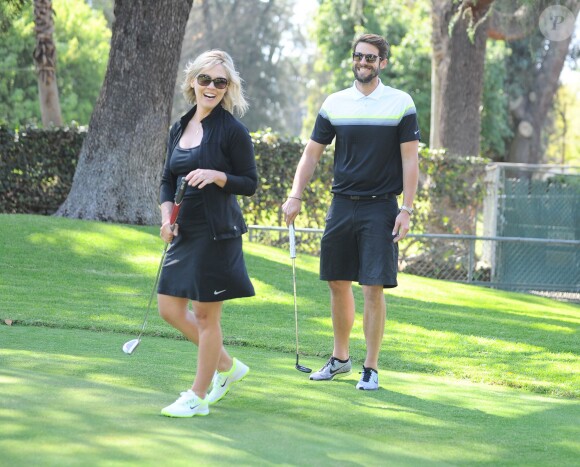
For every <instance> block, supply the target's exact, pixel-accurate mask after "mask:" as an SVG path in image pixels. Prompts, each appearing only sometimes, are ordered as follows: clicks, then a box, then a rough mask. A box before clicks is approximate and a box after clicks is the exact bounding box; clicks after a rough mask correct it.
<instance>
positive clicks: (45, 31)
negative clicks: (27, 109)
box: [32, 0, 62, 127]
mask: <svg viewBox="0 0 580 467" xmlns="http://www.w3.org/2000/svg"><path fill="white" fill-rule="evenodd" d="M53 14H54V10H53V9H52V0H34V31H35V33H36V47H35V48H34V52H33V54H32V56H33V58H34V63H35V65H36V71H37V73H38V98H39V101H40V114H41V116H42V124H43V125H44V126H45V127H49V126H51V125H53V126H62V115H61V112H60V101H59V99H58V87H57V84H56V47H55V45H54V39H53V32H54V21H53V19H52V15H53Z"/></svg>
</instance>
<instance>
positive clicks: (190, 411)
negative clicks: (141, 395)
mask: <svg viewBox="0 0 580 467" xmlns="http://www.w3.org/2000/svg"><path fill="white" fill-rule="evenodd" d="M208 413H209V405H208V403H207V397H206V398H205V399H202V398H201V397H199V396H198V395H197V394H196V393H195V392H193V391H192V390H191V389H188V390H187V391H184V392H182V393H181V395H180V396H179V399H177V400H176V401H175V402H174V403H173V404H171V405H168V406H167V407H165V408H163V409H161V414H162V415H165V416H167V417H193V416H194V415H207V414H208Z"/></svg>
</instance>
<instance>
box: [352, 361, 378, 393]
mask: <svg viewBox="0 0 580 467" xmlns="http://www.w3.org/2000/svg"><path fill="white" fill-rule="evenodd" d="M356 388H357V389H362V390H363V391H375V390H377V389H379V373H378V372H377V370H374V369H372V368H367V367H365V366H364V365H363V371H362V376H361V377H360V381H359V382H358V383H357V384H356Z"/></svg>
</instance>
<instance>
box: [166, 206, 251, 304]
mask: <svg viewBox="0 0 580 467" xmlns="http://www.w3.org/2000/svg"><path fill="white" fill-rule="evenodd" d="M177 224H178V225H179V230H178V235H177V236H175V237H174V238H173V241H172V242H171V245H169V248H168V249H167V254H166V255H165V261H164V262H163V268H162V270H161V275H160V276H159V286H158V288H157V292H158V293H160V294H163V295H170V296H172V297H182V298H189V299H190V300H195V301H198V302H221V301H223V300H231V299H234V298H241V297H252V296H254V295H255V291H254V286H253V285H252V282H251V281H250V278H249V276H248V271H247V270H246V264H245V262H244V255H243V252H242V237H237V238H232V239H227V240H213V239H212V236H211V235H210V232H209V226H208V224H207V221H206V220H205V215H204V214H203V204H202V201H201V197H200V196H194V197H191V198H185V199H184V200H183V204H182V206H181V210H180V212H179V217H178V218H177Z"/></svg>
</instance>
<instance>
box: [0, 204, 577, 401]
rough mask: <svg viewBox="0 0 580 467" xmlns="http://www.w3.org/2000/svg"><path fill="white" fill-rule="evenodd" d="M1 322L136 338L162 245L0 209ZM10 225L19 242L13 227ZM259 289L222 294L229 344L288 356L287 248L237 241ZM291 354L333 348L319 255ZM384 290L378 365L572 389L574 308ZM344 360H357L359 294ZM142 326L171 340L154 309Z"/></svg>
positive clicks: (307, 264) (303, 294) (318, 355)
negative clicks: (228, 297) (229, 297)
mask: <svg viewBox="0 0 580 467" xmlns="http://www.w3.org/2000/svg"><path fill="white" fill-rule="evenodd" d="M0 219H1V222H0V258H1V264H2V268H1V270H0V319H11V320H13V321H14V322H15V323H16V324H17V325H34V326H47V327H61V328H77V329H90V330H99V331H112V332H116V333H122V334H123V335H124V336H127V337H129V336H133V335H134V334H136V332H137V331H138V330H139V329H140V326H141V323H142V319H143V315H144V312H145V310H146V307H147V303H148V300H149V295H150V293H151V290H152V287H153V281H154V278H155V274H156V272H157V268H158V265H159V260H160V258H161V253H162V249H163V243H162V242H161V240H160V239H159V237H158V228H157V227H155V226H154V227H142V226H130V225H115V224H106V223H98V222H87V221H74V220H70V219H58V218H51V217H41V216H23V215H2V216H0ZM16 231H17V232H19V235H18V237H17V238H15V237H14V235H13V232H16ZM244 254H245V257H246V261H247V266H248V270H249V273H250V275H251V277H252V281H253V283H254V286H255V288H256V292H257V295H256V296H255V297H252V298H249V299H239V300H233V301H231V302H226V304H225V307H224V312H223V319H222V323H223V330H224V338H225V341H226V342H227V343H228V344H230V345H240V346H241V345H243V346H252V347H255V348H262V349H274V350H279V351H282V352H287V353H288V354H292V353H293V352H295V324H294V301H293V284H292V268H291V260H290V258H289V252H288V251H287V250H284V249H277V248H272V247H268V246H264V245H260V244H255V243H249V242H247V239H246V242H245V243H244ZM296 283H297V306H298V322H299V340H300V353H301V354H302V355H303V358H305V359H306V360H307V361H308V362H309V363H308V364H309V365H310V366H313V367H317V366H321V365H322V363H323V362H324V360H325V359H326V358H327V357H328V356H329V354H330V352H331V350H332V322H331V319H330V305H329V292H328V287H327V286H326V284H325V283H324V282H321V281H320V280H319V279H318V258H315V257H311V256H308V255H306V254H303V253H301V252H300V251H298V257H297V259H296ZM399 284H400V286H399V287H397V288H396V289H392V290H387V291H386V292H385V294H386V298H387V324H386V329H385V338H384V341H383V348H382V352H381V357H380V362H379V364H380V369H381V370H391V371H404V372H411V373H413V372H418V373H423V374H429V375H436V376H445V377H451V378H456V379H458V380H469V381H472V382H484V383H489V384H494V385H498V386H508V387H514V388H521V389H525V390H527V391H530V392H535V393H541V394H548V395H556V396H565V397H579V396H580V357H579V355H578V349H579V348H580V341H579V339H578V330H579V327H580V307H578V306H577V305H572V304H568V303H562V302H557V301H554V300H549V299H546V298H542V297H536V296H531V295H525V294H519V293H511V292H505V291H497V290H492V289H487V288H483V287H476V286H470V285H465V284H457V283H452V282H446V281H438V280H432V279H427V278H423V277H418V276H411V275H405V274H401V275H400V278H399ZM354 292H355V301H356V307H357V319H356V321H355V326H354V328H353V333H352V340H351V356H352V357H353V361H354V363H355V367H357V368H360V365H361V364H362V362H363V360H364V356H365V348H366V347H365V340H364V334H363V328H362V316H361V312H362V308H363V301H362V293H361V290H360V287H358V286H355V287H354ZM152 308H153V310H152V312H151V313H150V316H149V323H148V325H147V328H146V334H148V335H155V336H166V337H172V338H180V336H179V335H178V333H177V332H176V331H175V330H174V329H173V328H171V327H170V326H168V325H167V324H166V323H165V322H163V321H162V320H161V319H160V318H159V316H158V315H157V313H156V303H155V301H154V303H153V305H152Z"/></svg>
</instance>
